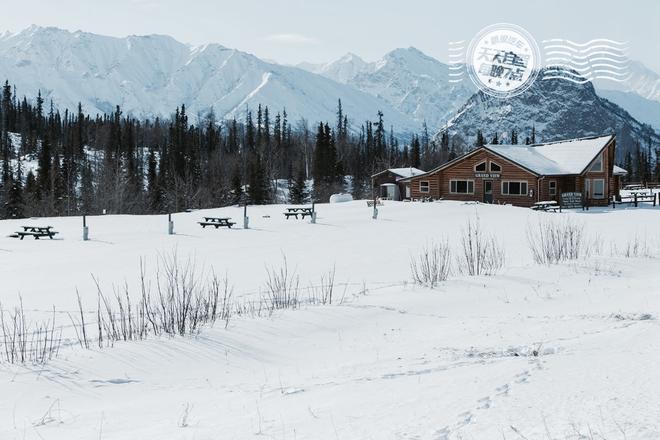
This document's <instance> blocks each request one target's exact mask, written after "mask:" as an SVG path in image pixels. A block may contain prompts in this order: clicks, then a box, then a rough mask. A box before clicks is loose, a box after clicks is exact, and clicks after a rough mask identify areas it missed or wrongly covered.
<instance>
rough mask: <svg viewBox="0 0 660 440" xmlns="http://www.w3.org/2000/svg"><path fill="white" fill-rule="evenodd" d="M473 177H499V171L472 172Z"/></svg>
mask: <svg viewBox="0 0 660 440" xmlns="http://www.w3.org/2000/svg"><path fill="white" fill-rule="evenodd" d="M474 177H476V178H480V179H499V178H500V173H474Z"/></svg>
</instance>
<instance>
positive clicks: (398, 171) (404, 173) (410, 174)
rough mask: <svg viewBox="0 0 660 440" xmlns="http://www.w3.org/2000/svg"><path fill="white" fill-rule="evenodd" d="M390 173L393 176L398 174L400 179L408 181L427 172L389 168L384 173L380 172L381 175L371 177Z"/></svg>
mask: <svg viewBox="0 0 660 440" xmlns="http://www.w3.org/2000/svg"><path fill="white" fill-rule="evenodd" d="M388 171H389V172H390V173H392V174H396V175H397V176H399V179H407V178H410V177H415V176H419V175H422V174H424V173H426V171H422V170H420V169H418V168H413V167H407V168H388V169H386V170H383V171H381V172H379V173H376V174H374V175H373V176H371V177H376V176H380V175H381V174H383V173H386V172H388ZM397 180H398V179H397Z"/></svg>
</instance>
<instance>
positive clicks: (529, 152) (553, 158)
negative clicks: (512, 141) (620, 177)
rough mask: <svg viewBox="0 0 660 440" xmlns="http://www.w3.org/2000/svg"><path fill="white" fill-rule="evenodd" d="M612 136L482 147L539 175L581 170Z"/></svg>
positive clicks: (573, 172)
mask: <svg viewBox="0 0 660 440" xmlns="http://www.w3.org/2000/svg"><path fill="white" fill-rule="evenodd" d="M612 138H613V136H612V135H608V136H600V137H593V138H581V139H572V140H568V141H560V142H550V143H544V144H535V145H485V146H484V148H486V149H487V150H490V151H492V152H493V153H496V154H498V155H500V156H502V157H504V158H506V159H508V160H510V161H511V162H515V163H516V164H518V165H522V166H523V167H525V168H527V169H529V170H530V171H533V172H534V173H536V174H538V175H541V176H552V175H566V174H582V173H583V172H584V171H586V169H587V167H588V166H589V164H591V162H593V161H594V159H595V158H596V156H597V155H598V153H600V152H601V151H602V150H603V148H605V146H607V144H608V143H609V142H610V141H611V140H612Z"/></svg>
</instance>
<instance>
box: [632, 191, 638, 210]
mask: <svg viewBox="0 0 660 440" xmlns="http://www.w3.org/2000/svg"><path fill="white" fill-rule="evenodd" d="M633 194H634V196H635V208H637V193H633Z"/></svg>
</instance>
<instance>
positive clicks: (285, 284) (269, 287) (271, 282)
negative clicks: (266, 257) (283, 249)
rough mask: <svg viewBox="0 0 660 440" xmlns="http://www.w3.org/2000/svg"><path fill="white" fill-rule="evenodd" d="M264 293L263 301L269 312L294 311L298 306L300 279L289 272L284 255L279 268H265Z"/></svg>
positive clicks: (293, 271)
mask: <svg viewBox="0 0 660 440" xmlns="http://www.w3.org/2000/svg"><path fill="white" fill-rule="evenodd" d="M266 275H267V280H266V291H265V294H264V295H265V296H264V297H263V299H264V300H265V302H266V305H267V307H268V308H269V310H271V311H273V310H280V309H295V308H297V307H298V306H299V305H300V277H299V276H298V273H297V271H296V270H295V269H294V270H289V263H288V261H287V258H286V255H283V256H282V265H281V266H280V267H279V268H273V267H267V268H266Z"/></svg>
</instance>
